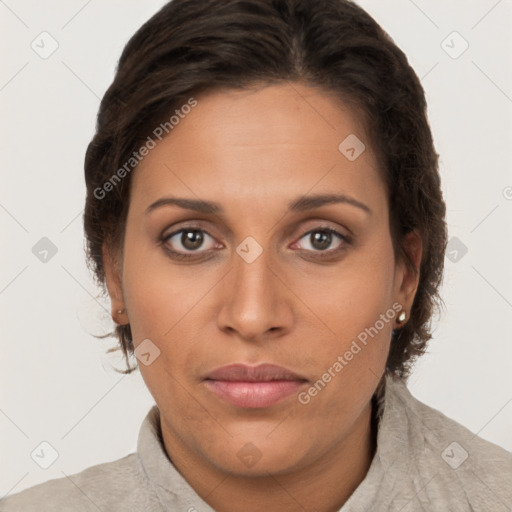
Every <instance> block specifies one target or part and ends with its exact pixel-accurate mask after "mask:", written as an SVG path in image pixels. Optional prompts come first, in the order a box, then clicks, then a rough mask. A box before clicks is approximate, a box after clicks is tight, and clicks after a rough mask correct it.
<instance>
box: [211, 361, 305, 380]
mask: <svg viewBox="0 0 512 512" xmlns="http://www.w3.org/2000/svg"><path fill="white" fill-rule="evenodd" d="M206 379H207V380H223V381H231V382H268V381H272V380H304V381H305V380H307V379H306V377H304V376H302V375H299V374H297V373H295V372H292V371H291V370H288V369H287V368H284V367H283V366H278V365H275V364H266V363H265V364H259V365H257V366H249V365H246V364H230V365H227V366H222V367H221V368H217V369H216V370H214V371H212V372H210V373H209V374H208V375H207V376H206Z"/></svg>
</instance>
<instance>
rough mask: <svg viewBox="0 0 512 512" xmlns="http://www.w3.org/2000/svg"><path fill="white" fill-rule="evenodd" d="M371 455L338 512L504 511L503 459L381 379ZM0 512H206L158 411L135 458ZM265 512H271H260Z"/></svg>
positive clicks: (507, 471)
mask: <svg viewBox="0 0 512 512" xmlns="http://www.w3.org/2000/svg"><path fill="white" fill-rule="evenodd" d="M380 405H381V407H380V408H379V410H380V412H381V417H380V419H379V427H378V435H377V451H376V454H375V456H374V459H373V461H372V464H371V466H370V469H369V470H368V473H367V475H366V477H365V479H364V480H363V481H362V482H361V483H360V485H359V486H358V487H357V489H356V490H355V491H354V493H353V494H352V496H351V497H350V498H349V500H348V501H347V502H346V503H345V504H344V505H343V507H342V508H341V509H340V511H339V512H356V511H357V512H359V511H361V512H363V511H369V512H370V511H371V512H375V511H393V512H399V511H401V512H413V511H436V512H442V511H450V512H458V511H475V512H477V511H486V512H501V511H503V512H504V511H512V454H511V453H509V452H508V451H506V450H504V449H502V448H500V447H498V446H496V445H494V444H492V443H489V442H487V441H484V440H483V439H481V438H479V437H478V436H476V435H475V434H472V433H471V432H470V431H469V430H467V429H466V428H465V427H463V426H462V425H460V424H458V423H456V422H455V421H453V420H451V419H449V418H447V417H446V416H444V415H443V414H441V413H440V412H439V411H436V410H435V409H432V408H430V407H428V406H426V405H425V404H423V403H421V402H420V401H418V400H416V399H415V398H414V397H413V396H412V395H411V393H410V392H409V390H408V389H407V387H406V385H405V384H404V383H403V382H402V381H400V380H396V379H394V378H392V377H390V376H388V377H386V379H385V393H384V399H383V401H382V399H381V403H380ZM0 511H2V512H31V511H34V512H35V511H37V512H50V511H51V512H72V511H73V512H76V511H91V512H92V511H94V512H98V511H102V512H117V511H119V512H121V511H122V512H131V511H137V512H163V511H179V512H196V511H197V512H212V511H213V509H212V508H211V507H210V506H209V505H208V504H207V503H206V502H205V501H203V500H202V499H201V497H200V496H198V495H197V494H196V492H195V491H194V490H193V489H192V487H190V485H189V484H188V483H187V481H186V480H185V479H184V478H183V477H182V476H181V474H180V473H179V472H178V471H177V470H176V468H175V467H174V466H173V464H172V463H171V462H170V460H169V459H168V457H167V454H166V452H165V450H164V446H163V443H162V439H161V432H160V423H159V410H158V408H157V407H156V406H154V407H153V408H152V409H151V410H150V411H149V413H148V415H147V416H146V418H145V420H144V421H143V423H142V426H141V429H140V433H139V438H138V445H137V453H132V454H130V455H127V456H126V457H123V458H121V459H119V460H116V461H113V462H108V463H104V464H99V465H96V466H92V467H90V468H87V469H85V470H84V471H82V472H80V473H76V474H74V475H71V476H69V477H64V478H58V479H55V480H50V481H48V482H45V483H42V484H39V485H36V486H34V487H31V488H29V489H26V490H24V491H22V492H20V493H17V494H14V495H11V496H9V497H7V498H5V499H3V500H0ZM269 512H272V511H269Z"/></svg>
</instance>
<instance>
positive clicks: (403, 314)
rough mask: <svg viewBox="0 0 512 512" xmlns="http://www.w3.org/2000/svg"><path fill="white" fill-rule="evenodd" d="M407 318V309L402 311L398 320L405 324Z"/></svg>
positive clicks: (399, 322)
mask: <svg viewBox="0 0 512 512" xmlns="http://www.w3.org/2000/svg"><path fill="white" fill-rule="evenodd" d="M406 318H407V315H406V314H405V311H401V312H400V314H399V315H398V318H397V319H396V320H397V322H398V324H403V323H404V322H405V319H406Z"/></svg>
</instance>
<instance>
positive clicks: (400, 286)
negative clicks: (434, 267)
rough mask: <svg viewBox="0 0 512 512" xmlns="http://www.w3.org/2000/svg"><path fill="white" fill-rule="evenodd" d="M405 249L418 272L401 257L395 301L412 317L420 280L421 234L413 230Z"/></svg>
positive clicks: (409, 234) (408, 235)
mask: <svg viewBox="0 0 512 512" xmlns="http://www.w3.org/2000/svg"><path fill="white" fill-rule="evenodd" d="M403 248H404V251H405V253H406V254H407V256H408V258H409V260H410V262H411V263H412V264H413V266H414V269H416V272H415V271H414V270H413V269H412V268H411V267H410V265H409V264H408V263H407V262H406V261H404V259H403V258H402V257H401V258H400V260H399V261H398V262H397V264H396V268H395V293H394V295H395V301H396V302H399V303H400V304H401V305H402V308H403V310H404V311H405V313H406V314H407V317H409V316H410V311H411V308H412V304H413V302H414V297H415V295H416V290H417V289H418V283H419V279H420V266H421V256H422V252H423V242H422V240H421V236H420V234H419V233H418V232H417V231H416V230H413V231H411V232H409V233H407V235H406V236H405V239H404V242H403Z"/></svg>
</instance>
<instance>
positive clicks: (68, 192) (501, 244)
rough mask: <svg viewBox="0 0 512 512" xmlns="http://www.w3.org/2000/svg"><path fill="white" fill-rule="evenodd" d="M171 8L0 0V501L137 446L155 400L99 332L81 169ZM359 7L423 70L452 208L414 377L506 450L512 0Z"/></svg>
mask: <svg viewBox="0 0 512 512" xmlns="http://www.w3.org/2000/svg"><path fill="white" fill-rule="evenodd" d="M164 3H165V2H164V1H162V0H158V1H157V0H151V1H147V0H146V1H144V2H141V1H134V0H131V1H127V0H123V1H121V0H108V1H99V0H90V1H85V0H72V1H70V0H68V1H66V2H62V1H61V2H58V1H36V0H26V1H23V0H17V1H16V0H5V1H2V0H0V23H1V27H0V42H1V47H2V49H3V52H2V62H3V65H2V68H1V71H0V119H1V139H0V140H1V147H0V151H1V173H2V176H1V184H2V186H1V189H0V225H1V237H2V238H1V247H2V251H1V254H2V260H1V261H2V263H1V265H0V311H1V330H0V333H1V358H0V389H1V406H0V434H1V435H0V452H1V457H0V460H1V462H0V475H1V477H0V497H1V496H3V495H4V494H7V493H12V492H19V491H21V490H23V489H24V488H26V487H29V486H32V485H34V484H37V483H40V482H43V481H46V480H49V479H53V478H59V477H63V476H64V475H70V474H72V473H74V472H78V471H80V470H82V469H84V468H86V467H88V466H91V465H93V464H98V463H100V462H106V461H110V460H114V459H117V458H120V457H123V456H125V455H127V454H128V453H129V452H131V451H134V450H135V448H136V440H137V433H138V429H139V426H140V423H141V421H142V420H143V418H144V416H145V415H146V413H147V411H148V409H149V408H150V406H151V405H152V403H153V400H152V397H151V396H150V395H149V392H148V391H147V390H146V388H145V385H144V383H143V381H142V379H141V377H140V374H139V373H138V372H136V373H135V374H132V375H129V376H122V375H121V374H119V373H116V372H115V371H114V370H113V369H112V368H113V367H118V368H123V361H122V358H121V356H120V353H114V354H106V350H107V349H108V348H109V347H113V346H115V341H113V340H110V341H108V340H104V341H101V340H97V339H95V338H94V337H92V336H91V334H101V333H102V332H104V331H105V330H107V329H108V328H109V326H110V325H111V324H110V322H111V321H110V320H109V315H108V304H107V303H105V302H104V301H102V300H100V299H98V300H96V298H97V296H98V290H96V289H95V287H94V285H93V284H92V281H91V279H90V276H89V273H88V271H87V268H86V266H85V261H84V253H83V231H82V224H81V214H82V208H83V202H84V192H85V187H84V183H83V174H82V173H83V157H84V152H85V149H86V146H87V144H88V142H89V140H90V138H91V137H92V135H93V129H94V122H95V115H96V112H97V108H98V106H99V100H100V98H101V97H102V95H103V93H104V91H105V90H106V88H107V87H108V85H109V84H110V82H111V80H112V78H113V73H114V69H115V65H116V62H117V59H118V57H119V55H120V53H121V50H122V48H123V46H124V44H125V43H126V42H127V40H128V39H129V37H130V36H131V35H132V34H133V33H134V32H135V30H136V29H137V28H138V27H139V26H140V25H141V24H142V23H143V22H144V21H146V20H147V19H148V18H149V17H150V16H151V15H152V14H153V13H154V12H156V11H157V10H158V9H159V8H160V7H161V6H162V5H163V4H164ZM360 4H361V5H362V6H363V7H364V8H365V9H367V10H368V11H369V12H370V14H371V15H373V16H374V17H375V18H376V20H377V21H378V22H379V23H380V24H381V25H382V26H383V27H384V29H385V30H386V31H387V32H388V33H389V34H390V35H391V36H392V37H393V39H394V40H395V42H396V43H397V44H398V45H399V46H400V47H401V48H402V49H403V50H404V52H405V53H406V54H407V56H408V58H409V60H410V62H411V64H412V66H413V67H414V69H415V70H416V72H417V74H418V76H419V77H421V79H422V83H423V86H424V88H425V91H426V95H427V101H428V103H429V118H430V122H431V126H432V130H433V134H434V138H435V143H436V148H437V151H438V152H439V153H440V155H441V173H442V180H443V189H444V193H445V198H446V201H447V205H448V223H449V234H450V245H449V251H448V255H447V259H446V276H445V282H444V286H443V291H442V292H443V297H444V300H445V303H446V311H445V312H444V313H443V314H442V316H441V318H440V319H439V321H438V320H437V319H436V320H435V332H434V340H432V341H431V343H430V349H429V354H427V355H426V356H425V357H424V358H423V359H422V360H421V361H420V362H419V363H418V364H417V366H416V370H415V372H414V374H413V376H412V377H411V379H410V384H409V387H410V389H411V390H412V392H413V393H414V394H415V395H416V396H417V397H418V398H419V399H421V400H422V401H424V402H426V403H427V404H429V405H431V406H432V407H434V408H436V409H439V410H441V411H442V412H444V413H445V414H447V415H448V416H449V417H451V418H453V419H455V420H457V421H459V422H460V423H462V424H463V425H465V426H467V427H468V428H469V429H471V430H472V431H473V432H475V433H478V434H479V435H480V436H482V437H483V438H485V439H488V440H490V441H492V442H494V443H497V444H499V445H501V446H503V447H505V448H507V449H509V450H512V438H511V436H510V432H511V431H512V428H511V427H512V386H511V375H512V347H511V343H510V341H511V334H512V323H511V318H512V316H511V312H512V266H511V264H510V262H511V261H512V258H511V256H512V239H511V230H510V226H511V219H512V175H511V168H512V167H511V160H512V157H511V152H510V146H511V142H512V123H511V119H512V116H511V110H512V68H511V66H510V55H511V53H512V39H511V32H512V31H511V28H512V27H511V25H512V23H511V20H512V5H511V1H510V0H500V1H496V0H479V1H467V0H464V1H463V0H457V1H454V0H452V1H446V0H443V1H439V0H438V1H432V0H430V1H427V0H416V1H412V0H392V1H391V0H385V1H381V0H379V1H377V0H365V1H361V2H360ZM43 31H46V32H48V33H49V34H50V36H48V35H43V36H41V35H40V34H41V32H43ZM454 31H456V32H457V33H458V34H459V35H457V34H453V32H454ZM53 41H56V43H55V42H53ZM466 42H467V43H466ZM31 44H32V45H33V46H34V47H35V48H34V49H33V48H32V47H31ZM52 44H54V45H55V44H58V48H57V49H56V51H55V52H54V53H53V54H52V55H50V56H47V55H45V53H44V52H49V51H50V50H51V49H52ZM466 44H468V45H469V46H468V48H467V49H466V50H465V51H463V50H464V48H465V46H466ZM41 55H42V56H43V57H47V58H42V56H41ZM45 237H46V238H47V239H48V240H49V241H50V242H49V241H48V240H46V239H44V240H42V241H41V239H43V238H45ZM45 251H46V252H45ZM55 251H56V252H55ZM465 251H467V252H465ZM104 308H106V309H104ZM41 442H47V443H49V444H50V445H51V447H53V448H49V447H48V446H47V445H42V446H41V444H40V443H41ZM53 450H55V451H56V452H57V453H58V457H57V458H56V459H55V460H53V459H54V458H55V454H54V452H53ZM31 453H33V454H39V455H40V457H37V456H36V455H34V457H33V458H31ZM41 454H44V455H41ZM52 455H53V456H52ZM36 461H37V462H36ZM48 465H49V467H48V468H47V469H43V468H42V467H41V466H48Z"/></svg>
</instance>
